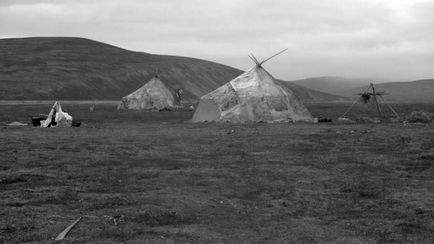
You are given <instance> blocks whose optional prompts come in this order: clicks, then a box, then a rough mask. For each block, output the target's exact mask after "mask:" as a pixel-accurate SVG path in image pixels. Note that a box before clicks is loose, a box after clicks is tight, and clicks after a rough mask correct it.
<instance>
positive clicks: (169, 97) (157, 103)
mask: <svg viewBox="0 0 434 244" xmlns="http://www.w3.org/2000/svg"><path fill="white" fill-rule="evenodd" d="M177 103H179V101H178V100H177V99H176V98H175V96H174V95H173V94H172V92H171V91H170V90H169V89H168V88H167V87H166V85H164V83H163V82H162V81H161V80H160V79H159V78H158V76H155V77H154V78H152V80H150V81H149V82H148V83H146V84H145V85H144V86H142V87H140V88H139V89H138V90H136V91H135V92H133V93H131V94H129V95H128V96H126V97H123V98H122V100H121V101H120V102H119V105H118V109H136V110H140V109H144V110H163V109H171V108H174V107H177V106H176V105H177Z"/></svg>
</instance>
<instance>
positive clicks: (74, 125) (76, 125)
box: [71, 120, 81, 127]
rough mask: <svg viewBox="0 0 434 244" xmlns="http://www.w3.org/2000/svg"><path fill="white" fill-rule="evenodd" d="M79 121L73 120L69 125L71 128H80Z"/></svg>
mask: <svg viewBox="0 0 434 244" xmlns="http://www.w3.org/2000/svg"><path fill="white" fill-rule="evenodd" d="M80 125H81V121H80V120H73V121H72V123H71V127H80Z"/></svg>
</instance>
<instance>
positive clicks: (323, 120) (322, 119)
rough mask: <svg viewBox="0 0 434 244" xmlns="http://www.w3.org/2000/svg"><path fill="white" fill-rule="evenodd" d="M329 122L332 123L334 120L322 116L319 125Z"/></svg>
mask: <svg viewBox="0 0 434 244" xmlns="http://www.w3.org/2000/svg"><path fill="white" fill-rule="evenodd" d="M327 122H332V120H331V119H329V118H326V117H322V116H319V117H318V123H327Z"/></svg>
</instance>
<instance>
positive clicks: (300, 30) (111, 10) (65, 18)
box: [0, 0, 434, 80]
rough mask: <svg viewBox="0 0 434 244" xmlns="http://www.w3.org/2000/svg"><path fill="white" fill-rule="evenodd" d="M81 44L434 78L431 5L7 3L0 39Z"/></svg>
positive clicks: (348, 73) (289, 73)
mask: <svg viewBox="0 0 434 244" xmlns="http://www.w3.org/2000/svg"><path fill="white" fill-rule="evenodd" d="M26 36H78V37H86V38H90V39H94V40H98V41H102V42H107V43H110V44H113V45H117V46H120V47H123V48H126V49H130V50H135V51H143V52H149V53H156V54H170V55H182V56H189V57H196V58H201V59H206V60H212V61H216V62H219V63H223V64H227V65H230V66H233V67H236V68H239V69H243V70H245V69H248V68H249V67H251V66H252V62H251V61H250V60H249V58H248V57H247V54H248V53H250V52H253V53H254V54H255V55H256V57H258V59H263V58H266V57H267V56H269V55H272V54H273V53H275V52H277V51H279V50H281V49H284V48H289V50H288V51H287V52H285V53H284V54H282V55H280V56H278V57H276V58H275V59H272V60H270V61H269V62H267V63H266V64H265V65H264V67H266V68H267V69H268V70H269V71H270V72H271V73H273V75H274V76H275V77H277V78H281V79H286V80H293V79H301V78H307V77H315V76H330V75H333V76H344V77H354V78H358V77H362V78H367V77H369V78H371V77H372V78H375V79H377V80H414V79H422V78H434V45H433V44H434V0H431V1H427V0H345V1H344V0H273V1H271V0H269V1H265V0H218V1H208V0H146V1H144V0H104V1H103V0H101V1H96V0H94V1H92V0H39V1H38V0H33V1H32V0H13V1H12V0H0V38H8V37H26Z"/></svg>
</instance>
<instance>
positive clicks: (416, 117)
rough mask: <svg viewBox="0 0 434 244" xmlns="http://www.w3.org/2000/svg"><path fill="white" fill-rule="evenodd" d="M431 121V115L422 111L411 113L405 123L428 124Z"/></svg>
mask: <svg viewBox="0 0 434 244" xmlns="http://www.w3.org/2000/svg"><path fill="white" fill-rule="evenodd" d="M432 119H433V114H432V113H430V112H427V111H424V110H419V111H413V112H411V113H410V115H409V116H407V121H408V122H410V123H430V122H431V121H432Z"/></svg>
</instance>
